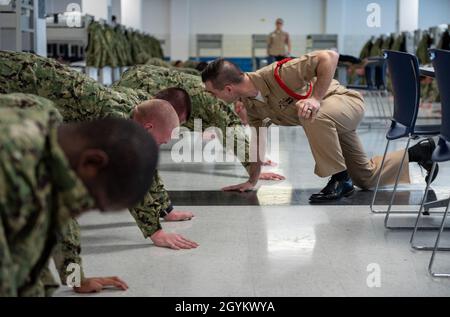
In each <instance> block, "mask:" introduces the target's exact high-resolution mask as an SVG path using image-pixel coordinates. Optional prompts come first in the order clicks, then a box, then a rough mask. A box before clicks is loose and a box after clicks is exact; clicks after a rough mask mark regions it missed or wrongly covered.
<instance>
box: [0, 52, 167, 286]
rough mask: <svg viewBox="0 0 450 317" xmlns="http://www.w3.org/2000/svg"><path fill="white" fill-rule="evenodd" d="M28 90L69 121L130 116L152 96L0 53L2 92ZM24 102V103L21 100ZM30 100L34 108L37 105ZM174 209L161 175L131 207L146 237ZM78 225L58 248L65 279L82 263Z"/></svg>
mask: <svg viewBox="0 0 450 317" xmlns="http://www.w3.org/2000/svg"><path fill="white" fill-rule="evenodd" d="M14 92H28V93H32V94H36V95H39V96H42V97H45V98H48V99H49V100H51V101H53V102H54V104H55V106H56V108H57V109H58V110H59V112H60V113H61V114H62V116H63V118H64V120H65V121H66V122H77V121H86V120H94V119H99V118H102V117H108V116H112V117H120V118H129V117H130V112H131V111H132V109H134V107H135V106H136V105H137V104H139V103H141V102H142V101H145V100H148V99H151V98H152V96H151V95H150V94H148V93H146V92H145V91H143V90H139V89H131V88H127V87H115V89H114V90H113V89H110V88H106V87H104V86H102V85H100V84H98V83H97V82H96V81H94V80H92V79H90V78H88V77H87V76H85V75H83V74H80V73H78V72H76V71H74V70H71V69H70V68H68V67H66V66H64V65H62V64H60V63H58V62H57V61H54V60H52V59H48V58H43V57H40V56H36V55H33V54H28V53H16V52H6V51H0V93H14ZM17 105H19V104H17ZM34 105H35V104H30V105H29V106H34ZM172 209H173V207H172V203H171V201H170V198H169V195H168V193H167V191H166V190H165V188H164V184H163V182H162V181H161V178H160V177H159V175H158V174H156V175H155V179H154V181H153V183H152V187H151V188H150V191H149V193H148V194H147V195H146V196H145V198H144V200H143V201H142V202H141V203H140V204H139V206H137V207H135V208H133V209H131V210H130V212H131V214H132V215H133V217H134V218H135V219H136V221H137V225H138V226H139V228H140V229H141V231H142V233H143V235H144V237H145V238H148V237H151V236H152V235H153V234H154V233H155V232H156V231H158V230H160V229H161V224H160V219H159V216H160V214H165V213H167V212H170V211H171V210H172ZM77 229H78V225H77V224H72V225H70V226H69V232H68V235H67V236H66V237H64V238H63V240H62V241H63V245H61V246H60V247H58V249H57V250H56V252H55V261H56V265H57V268H58V272H59V274H60V277H61V280H62V281H63V282H65V281H66V276H67V273H66V269H65V268H66V265H65V264H66V263H78V264H80V265H81V257H80V250H81V248H80V241H79V232H78V231H77Z"/></svg>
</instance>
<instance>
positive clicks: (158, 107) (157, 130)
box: [132, 99, 180, 145]
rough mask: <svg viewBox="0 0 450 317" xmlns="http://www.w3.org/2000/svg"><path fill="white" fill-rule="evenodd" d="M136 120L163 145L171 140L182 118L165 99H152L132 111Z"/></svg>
mask: <svg viewBox="0 0 450 317" xmlns="http://www.w3.org/2000/svg"><path fill="white" fill-rule="evenodd" d="M132 118H133V120H134V121H136V122H137V123H139V124H140V125H141V126H143V127H144V128H145V129H146V130H147V131H148V132H149V133H150V134H151V135H152V136H153V138H154V139H155V140H156V142H157V143H158V144H159V145H161V144H165V143H167V142H169V141H170V138H171V135H172V131H173V130H174V129H176V128H178V127H179V126H180V120H179V119H178V115H177V113H176V111H175V109H174V108H173V107H172V105H171V104H170V103H169V102H168V101H165V100H161V99H152V100H147V101H145V102H143V103H141V104H139V105H138V106H137V107H136V108H135V109H134V110H133V113H132Z"/></svg>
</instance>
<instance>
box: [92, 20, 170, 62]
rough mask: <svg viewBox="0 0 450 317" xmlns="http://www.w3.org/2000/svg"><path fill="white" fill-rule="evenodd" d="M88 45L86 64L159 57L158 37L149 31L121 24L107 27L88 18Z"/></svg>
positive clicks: (141, 60)
mask: <svg viewBox="0 0 450 317" xmlns="http://www.w3.org/2000/svg"><path fill="white" fill-rule="evenodd" d="M88 36H89V39H88V47H87V49H86V65H87V66H88V67H96V68H103V67H105V66H109V67H119V66H131V65H135V64H145V62H146V61H147V60H148V59H149V58H151V57H157V58H162V57H163V53H162V48H161V44H160V43H159V41H158V40H157V39H156V38H154V37H152V36H149V35H145V34H142V33H139V32H136V31H132V30H125V29H124V27H123V26H120V25H119V26H116V27H111V26H109V25H103V24H101V23H99V22H95V21H94V22H91V24H90V25H89V27H88Z"/></svg>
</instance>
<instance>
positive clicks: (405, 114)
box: [370, 51, 440, 229]
mask: <svg viewBox="0 0 450 317" xmlns="http://www.w3.org/2000/svg"><path fill="white" fill-rule="evenodd" d="M384 57H385V59H386V62H387V66H388V69H389V74H390V76H391V81H392V89H393V94H394V115H393V119H392V123H391V127H390V128H389V130H388V132H387V134H386V139H387V144H386V150H385V152H384V156H383V161H382V163H381V168H380V173H379V175H378V180H377V186H376V189H375V192H374V195H373V199H372V203H371V205H370V209H371V211H372V212H373V213H375V214H380V213H381V214H386V218H385V223H384V224H385V227H386V228H388V229H412V228H406V227H391V226H389V218H390V215H391V214H394V213H401V214H405V212H393V211H392V206H393V204H394V201H395V197H396V194H397V189H398V183H399V180H400V176H401V173H402V167H403V163H404V161H405V159H406V155H407V153H408V149H409V146H410V144H411V141H412V140H417V139H420V138H423V137H429V136H437V135H439V133H440V125H416V121H417V115H418V112H419V105H420V70H419V61H418V59H417V57H416V56H414V55H412V54H408V53H403V52H397V51H385V52H384ZM403 138H407V139H408V141H407V145H406V147H405V150H404V155H403V161H402V164H401V166H400V168H399V170H398V173H397V178H396V182H395V185H394V189H393V191H392V195H391V200H390V204H389V207H388V209H387V210H375V208H374V206H375V203H376V199H377V195H378V191H379V188H380V180H381V173H382V170H383V168H384V165H385V162H386V156H387V153H388V150H389V145H390V143H391V142H392V141H395V140H399V139H403ZM406 213H408V212H406ZM409 213H411V212H409ZM414 214H415V212H414Z"/></svg>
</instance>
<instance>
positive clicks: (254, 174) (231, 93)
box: [202, 51, 435, 203]
mask: <svg viewBox="0 0 450 317" xmlns="http://www.w3.org/2000/svg"><path fill="white" fill-rule="evenodd" d="M338 60H339V55H338V54H337V53H335V52H333V51H318V52H314V53H311V54H308V55H305V56H302V57H301V58H297V59H292V60H290V61H288V62H286V63H284V64H282V65H278V63H275V64H272V65H270V66H267V67H265V68H263V69H261V70H259V71H258V72H256V73H247V74H244V73H243V72H242V71H241V70H240V69H239V68H238V67H237V66H236V65H234V64H232V63H230V62H227V61H225V60H223V59H219V60H216V61H214V62H212V63H211V64H210V65H209V66H208V68H206V69H205V71H203V73H202V79H203V82H204V83H205V85H206V90H208V91H209V92H210V93H212V94H213V95H215V96H216V97H218V98H220V99H223V100H224V101H226V102H237V101H241V102H242V103H243V104H244V106H245V108H246V110H247V114H248V120H249V123H250V125H251V126H252V127H256V128H257V129H258V128H259V127H263V126H264V122H265V120H266V119H267V118H269V119H270V120H271V121H272V123H273V124H276V125H280V126H297V125H301V126H303V128H304V130H305V132H306V136H307V137H308V141H309V143H310V146H311V150H312V153H313V156H314V159H315V162H316V167H315V173H316V174H317V175H318V176H319V177H331V180H330V182H329V184H328V185H327V186H326V187H325V188H324V189H323V190H322V191H321V192H320V193H318V194H315V195H313V196H312V197H311V198H310V200H311V202H313V203H318V202H325V201H331V200H337V199H340V198H342V197H344V196H350V195H351V194H352V193H353V192H354V186H353V182H354V183H355V185H356V186H358V187H360V188H362V189H371V188H373V187H375V185H376V182H377V176H378V172H379V171H380V167H381V161H382V158H381V157H376V158H373V159H371V160H370V159H368V158H367V156H366V153H365V152H364V150H363V146H362V144H361V141H360V139H359V137H358V134H357V132H356V129H357V127H358V125H359V124H360V122H361V120H362V119H363V117H364V100H363V98H362V96H361V95H360V94H359V93H358V92H356V91H352V90H348V89H346V88H345V87H343V86H341V85H340V84H339V82H337V81H336V80H333V76H334V73H335V70H336V67H337V63H338ZM275 74H278V76H279V79H278V80H279V81H281V83H280V82H278V81H277V79H276V75H275ZM283 84H284V85H285V86H286V87H284V88H282V85H283ZM293 96H294V97H295V98H294V97H293ZM434 148H435V145H434V142H433V141H432V140H425V141H423V142H421V143H419V144H418V145H416V146H415V147H413V148H411V149H410V150H409V155H407V157H406V159H405V161H404V165H405V166H403V172H402V175H401V179H400V181H401V182H402V183H408V182H409V168H408V164H409V163H410V162H417V163H419V164H420V165H421V166H422V167H424V168H426V169H427V170H428V173H430V171H431V165H430V164H429V163H430V160H431V154H432V151H433V150H434ZM257 153H259V151H258V152H257ZM402 158H403V151H401V152H395V153H391V154H390V155H388V156H387V158H386V163H385V167H384V169H383V172H382V175H381V185H389V184H393V183H394V182H395V178H396V175H397V170H398V168H399V167H400V164H401V161H402ZM260 172H261V161H260V159H259V158H258V160H257V162H254V163H252V166H251V167H250V179H249V181H248V182H246V183H244V184H240V185H237V186H231V187H228V188H225V190H233V191H248V190H252V189H253V188H254V187H255V186H256V184H257V182H258V176H259V174H260Z"/></svg>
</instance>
